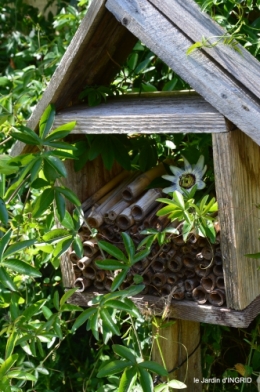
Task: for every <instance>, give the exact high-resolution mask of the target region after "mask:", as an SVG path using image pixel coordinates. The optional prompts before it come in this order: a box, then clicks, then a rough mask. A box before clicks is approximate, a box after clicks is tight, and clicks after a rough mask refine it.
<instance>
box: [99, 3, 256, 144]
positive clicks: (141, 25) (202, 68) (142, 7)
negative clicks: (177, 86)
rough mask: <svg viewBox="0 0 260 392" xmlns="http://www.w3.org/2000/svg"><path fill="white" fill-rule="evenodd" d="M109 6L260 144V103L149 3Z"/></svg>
mask: <svg viewBox="0 0 260 392" xmlns="http://www.w3.org/2000/svg"><path fill="white" fill-rule="evenodd" d="M106 7H107V8H108V9H109V10H110V11H111V12H112V13H113V14H114V15H115V17H116V18H117V19H118V20H119V21H120V22H121V23H122V24H123V25H125V26H126V27H127V28H128V29H129V30H130V31H131V32H132V33H133V34H134V35H136V36H137V37H138V38H139V39H140V40H141V41H142V42H143V43H144V44H145V45H146V46H147V47H148V48H150V49H151V50H152V51H153V52H154V53H155V54H156V55H157V56H158V57H160V58H161V59H162V60H163V61H164V62H165V63H166V64H167V65H168V66H169V67H171V68H172V69H173V70H174V71H175V72H176V73H177V74H178V75H180V76H181V77H182V78H183V79H184V80H185V81H186V82H188V83H189V84H190V85H191V86H192V88H194V89H195V90H196V91H197V92H198V93H199V94H201V95H202V96H203V97H204V98H205V99H206V100H207V101H208V102H210V104H211V105H212V106H213V107H215V108H216V109H217V110H218V111H219V112H220V113H222V114H223V115H224V116H226V117H227V118H228V119H229V120H230V121H232V122H233V123H234V124H236V125H237V127H239V128H240V129H241V130H242V131H243V132H245V133H246V134H247V135H249V136H250V137H251V138H252V139H253V140H254V141H256V143H258V144H260V132H259V123H260V105H259V100H256V99H255V97H252V94H251V93H250V94H249V93H248V91H247V90H245V88H244V86H241V82H240V81H239V80H236V79H234V78H233V77H231V76H230V74H229V73H228V72H227V71H226V70H225V69H224V68H223V67H222V66H220V65H219V64H217V63H216V62H214V61H213V60H211V59H210V58H209V57H208V55H207V54H206V53H205V52H203V51H194V52H193V53H192V54H191V55H190V56H187V54H186V51H187V49H188V48H189V47H190V46H191V45H192V44H193V42H194V41H193V40H192V39H191V38H189V37H187V36H186V34H184V33H183V32H182V31H180V29H179V28H177V27H176V26H175V24H174V23H173V22H172V21H171V20H170V19H169V17H168V15H167V16H165V15H163V14H162V13H161V12H158V10H157V9H156V8H155V7H154V6H153V5H151V4H150V3H149V2H148V1H147V0H134V1H129V0H108V1H107V3H106Z"/></svg>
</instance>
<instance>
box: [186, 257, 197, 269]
mask: <svg viewBox="0 0 260 392" xmlns="http://www.w3.org/2000/svg"><path fill="white" fill-rule="evenodd" d="M182 262H183V265H184V267H185V268H188V269H194V268H195V265H196V264H197V262H196V260H194V259H193V258H192V257H189V256H188V255H187V256H186V255H185V257H183V259H182Z"/></svg>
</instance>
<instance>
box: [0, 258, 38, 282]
mask: <svg viewBox="0 0 260 392" xmlns="http://www.w3.org/2000/svg"><path fill="white" fill-rule="evenodd" d="M2 265H3V266H4V267H7V268H9V269H11V270H13V271H15V272H18V273H20V274H23V275H28V276H32V277H35V278H40V277H41V276H42V274H41V273H40V271H38V270H37V269H36V268H34V267H32V266H31V265H29V264H27V263H25V262H24V261H21V260H17V259H7V260H4V261H3V262H2Z"/></svg>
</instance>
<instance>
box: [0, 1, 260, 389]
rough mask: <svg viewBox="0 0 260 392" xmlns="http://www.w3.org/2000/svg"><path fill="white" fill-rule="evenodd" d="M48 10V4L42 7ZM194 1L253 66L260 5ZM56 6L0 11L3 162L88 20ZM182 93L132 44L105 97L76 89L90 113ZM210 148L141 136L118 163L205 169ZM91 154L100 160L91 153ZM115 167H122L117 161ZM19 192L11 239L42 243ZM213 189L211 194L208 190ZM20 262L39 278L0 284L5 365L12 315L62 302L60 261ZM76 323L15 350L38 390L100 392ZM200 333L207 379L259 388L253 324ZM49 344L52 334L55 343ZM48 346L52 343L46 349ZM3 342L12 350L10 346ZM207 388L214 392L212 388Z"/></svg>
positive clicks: (62, 322)
mask: <svg viewBox="0 0 260 392" xmlns="http://www.w3.org/2000/svg"><path fill="white" fill-rule="evenodd" d="M53 2H54V1H49V2H48V3H47V5H48V4H51V3H53ZM197 3H198V4H199V5H200V6H201V7H202V9H204V10H205V11H207V12H208V13H209V14H210V15H211V16H212V17H213V18H214V19H215V20H216V21H217V23H219V24H221V25H222V26H223V27H225V28H226V29H227V31H229V32H230V33H231V34H232V36H233V37H234V38H236V39H237V40H238V41H239V42H241V43H242V44H243V45H244V46H245V47H246V48H247V49H248V50H249V51H250V52H251V53H252V54H253V55H254V56H255V57H256V58H258V59H260V57H259V56H260V54H259V48H260V41H259V27H260V1H259V0H246V1H242V0H240V1H235V0H206V1H203V0H197ZM56 4H57V15H56V16H55V15H53V14H52V13H50V12H48V7H47V5H46V11H45V14H44V15H40V14H39V11H38V9H37V8H36V7H32V6H29V5H27V4H25V2H24V1H23V0H13V1H7V2H5V4H4V5H3V4H0V18H1V24H0V126H1V132H0V153H1V154H7V155H8V153H9V151H10V148H11V145H12V144H13V142H14V139H13V137H12V132H13V127H14V126H15V127H17V126H19V125H22V124H25V121H26V119H27V118H28V117H29V115H30V113H31V112H32V110H33V108H34V106H35V104H36V103H37V102H38V100H39V99H40V97H41V94H42V92H43V90H44V89H45V87H46V84H47V83H48V81H49V80H50V78H51V76H52V74H53V72H54V70H55V69H56V67H57V65H58V63H59V61H60V59H61V57H62V55H63V54H64V52H65V50H66V47H67V46H68V44H69V42H70V41H71V38H72V37H73V35H74V33H75V31H76V29H77V27H78V25H79V23H80V20H81V19H82V17H83V15H84V14H85V12H86V10H87V5H88V2H87V0H85V1H84V0H82V1H78V2H77V1H71V2H69V1H67V2H66V1H56ZM184 88H189V86H187V85H186V83H185V82H183V81H182V80H181V79H180V78H179V77H178V75H176V74H174V72H173V71H171V70H170V69H169V68H168V67H167V66H166V65H165V64H164V63H162V61H161V60H160V59H158V58H157V57H156V56H155V55H154V54H153V53H151V52H150V51H149V50H148V49H147V48H145V47H144V46H143V45H142V44H141V43H138V44H137V45H136V46H135V48H134V50H133V52H132V54H131V55H130V56H129V59H128V61H127V63H126V64H125V66H124V67H123V68H122V70H121V71H120V72H119V74H118V75H117V77H116V78H115V81H114V83H113V86H112V87H110V89H109V91H108V90H106V89H102V88H101V89H100V88H99V89H98V88H96V87H95V86H94V88H89V87H87V88H86V89H85V90H84V91H83V94H82V97H83V99H85V100H86V101H88V103H89V104H90V105H95V104H98V103H99V102H100V100H102V99H103V98H104V96H106V95H108V94H114V92H115V90H117V91H124V92H129V91H156V90H164V91H172V90H179V89H184ZM94 142H95V138H90V139H89V140H88V146H89V149H90V152H91V148H92V151H93V148H94V147H93V145H95V144H94ZM124 143H125V141H124V142H123V144H124ZM171 143H172V144H171ZM173 146H174V147H173ZM210 146H211V140H210V138H204V139H201V138H198V137H189V136H187V137H184V136H183V135H180V136H175V137H174V138H173V137H172V138H171V137H170V138H166V137H164V136H160V137H159V136H158V135H154V136H151V137H148V136H143V137H139V139H138V140H136V141H135V145H133V144H132V145H131V146H130V147H129V146H125V148H129V149H130V150H131V151H133V152H134V153H133V156H132V161H131V162H130V163H129V162H126V160H124V162H123V165H129V164H131V165H133V166H135V167H139V168H141V169H142V170H147V169H148V168H149V167H150V166H152V165H153V164H155V162H156V161H157V160H158V159H163V158H164V157H165V156H166V155H168V154H169V153H172V152H173V149H174V154H175V157H176V159H178V157H179V156H180V153H182V154H184V155H187V156H188V157H189V159H190V160H191V162H196V161H197V159H198V157H199V155H200V154H201V153H202V154H204V155H205V157H206V161H207V162H211V161H210V159H211V150H210ZM147 150H150V154H149V157H151V159H150V160H149V161H147ZM95 153H96V154H97V153H98V151H95ZM114 158H116V156H115V154H114V155H113V156H112V157H107V156H103V159H104V162H105V164H106V165H107V167H109V165H110V164H111V162H113V159H114ZM2 159H3V158H2ZM120 163H121V164H122V162H120ZM78 168H79V167H78ZM78 168H76V169H78ZM13 178H14V177H13V175H12V174H11V175H10V176H7V178H5V176H4V175H3V174H0V180H1V195H0V196H1V197H2V195H3V188H5V187H7V188H8V187H9V186H11V184H12V181H13ZM6 180H7V182H6ZM212 181H213V167H212V163H211V174H209V178H208V185H209V184H211V183H212ZM22 191H23V192H21V193H20V197H19V198H15V199H14V200H13V204H12V203H11V205H10V211H11V214H12V229H13V230H14V232H15V233H16V234H17V231H18V232H19V236H20V237H21V238H23V239H24V240H30V239H31V238H33V237H34V236H35V233H37V235H40V236H43V235H44V234H45V233H46V232H47V231H48V228H50V227H51V225H52V224H53V215H52V214H51V213H50V211H48V210H46V211H45V212H44V214H42V217H41V219H40V224H39V221H38V220H37V221H36V220H35V219H32V218H31V217H30V214H31V212H32V203H31V202H29V200H27V196H26V192H27V189H22ZM211 191H212V194H214V188H213V187H212V189H211ZM37 196H39V194H38V191H37V189H34V191H33V195H32V200H33V198H36V197H37ZM51 212H52V211H51ZM5 231H6V228H3V227H2V228H1V236H2V237H3V235H4V233H5ZM14 240H15V239H14ZM26 257H27V261H28V260H30V259H31V258H33V260H34V265H35V266H36V267H37V268H38V269H39V270H40V271H41V274H42V277H41V278H36V277H32V276H31V277H30V276H29V277H25V276H24V275H19V274H15V273H14V272H12V273H11V277H12V279H13V281H14V282H15V283H16V284H17V285H18V286H19V294H16V293H14V292H13V291H12V290H10V287H9V288H8V287H6V283H3V279H2V278H3V276H1V277H0V278H1V279H0V280H1V284H0V307H1V308H0V325H1V336H0V353H1V354H0V356H2V361H3V357H4V356H3V354H2V353H4V352H5V350H6V342H7V339H8V338H10V336H12V331H14V330H16V328H18V329H19V328H24V326H23V325H22V324H21V325H19V315H21V314H22V312H24V311H25V310H26V309H28V308H29V307H30V306H33V304H35V303H39V301H43V302H42V303H44V306H45V307H46V308H48V309H50V310H51V312H53V313H55V312H57V308H59V304H58V302H59V297H61V296H62V295H63V287H62V283H61V275H60V269H59V264H58V261H57V258H56V259H50V258H48V256H46V253H44V252H42V253H39V254H37V255H36V254H34V255H32V254H30V253H29V252H28V253H27V254H26V255H25V259H26ZM18 304H19V306H18ZM31 309H32V308H31ZM44 309H45V308H44V307H39V308H38V309H37V311H36V312H35V313H33V315H32V318H31V319H30V322H31V325H30V328H31V329H30V328H29V329H28V331H26V333H27V332H28V333H32V330H33V325H34V324H35V323H36V322H45V321H46V314H45V315H44V311H45V312H47V310H46V309H45V310H44ZM74 319H75V314H74V313H73V311H72V312H69V311H68V312H64V313H63V312H62V314H60V315H59V323H58V324H57V325H58V326H56V327H54V326H53V330H52V334H53V336H46V339H47V344H48V345H49V347H48V346H47V347H46V346H45V345H42V344H40V343H43V342H40V343H39V341H38V340H37V339H36V341H35V342H36V346H37V348H35V352H33V350H34V348H32V347H33V345H32V344H31V343H30V344H29V349H28V348H26V347H22V345H20V346H19V345H17V346H16V352H17V353H18V354H19V364H20V365H22V366H23V368H24V370H25V371H27V373H30V374H32V375H34V376H36V379H37V384H36V385H37V389H36V390H37V392H40V391H45V392H58V391H80V390H82V391H97V390H98V388H102V385H101V384H102V383H101V382H100V380H99V379H97V378H96V374H97V365H96V364H97V360H98V361H99V362H98V363H100V362H102V361H105V360H107V358H108V357H111V356H112V355H113V351H112V349H111V344H110V343H106V344H104V343H101V342H97V341H95V339H94V338H93V336H92V334H91V333H90V332H89V331H86V329H85V327H84V326H82V327H80V328H79V329H78V330H77V331H76V332H75V333H72V332H71V326H72V322H73V320H74ZM17 320H18V321H17ZM47 320H48V317H47ZM148 324H149V321H147V322H144V323H143V324H142V327H141V328H140V330H139V334H140V339H141V341H142V342H143V344H144V349H145V350H147V352H148V351H149V349H148V347H149V341H150V340H149V339H150V330H149V328H148ZM55 328H56V330H55ZM126 329H127V328H126ZM23 333H24V331H23ZM202 333H203V334H202V336H203V338H202V355H203V357H202V359H203V361H202V362H203V372H204V376H205V377H214V376H216V377H220V378H222V377H224V376H227V375H230V376H232V375H239V374H242V373H243V374H242V375H245V374H247V375H250V376H252V377H253V378H254V384H253V385H251V386H245V385H230V386H226V387H225V390H229V389H228V388H230V390H241V391H243V390H244V391H249V390H250V391H254V390H257V389H256V383H255V380H256V377H257V376H258V374H259V371H260V349H259V347H260V346H259V342H258V339H259V319H256V320H255V322H254V323H253V324H252V325H251V326H250V328H248V329H247V330H236V329H233V328H230V329H228V328H224V327H218V326H210V325H204V326H202ZM54 336H56V338H55V339H54V338H53V337H54ZM52 339H54V341H53V342H52ZM8 341H9V343H10V339H9V340H8ZM28 341H29V340H28ZM122 341H124V337H123V338H122V337H120V338H116V340H115V341H114V343H118V342H119V343H122ZM30 342H31V341H30ZM37 342H38V343H37ZM98 349H100V351H98ZM26 350H27V351H26ZM30 350H31V352H30ZM97 356H98V358H97ZM237 363H241V364H242V367H240V368H239V367H235V365H236V364H237ZM241 369H242V370H241ZM89 375H91V377H90V376H89ZM19 383H20V384H19ZM19 388H20V389H19ZM209 388H210V387H208V388H207V387H206V389H207V390H213V389H209ZM214 388H215V389H214V390H217V386H215V387H214ZM14 390H15V389H14ZM16 390H24V391H33V390H35V389H34V387H33V381H31V382H28V381H27V382H25V381H24V380H23V379H22V380H21V381H18V383H17V389H16ZM101 390H103V389H100V391H101Z"/></svg>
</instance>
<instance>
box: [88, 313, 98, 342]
mask: <svg viewBox="0 0 260 392" xmlns="http://www.w3.org/2000/svg"><path fill="white" fill-rule="evenodd" d="M89 323H90V329H91V331H92V333H93V335H94V338H95V339H96V340H99V332H98V330H99V312H95V313H94V314H93V315H92V317H91V318H90V319H89Z"/></svg>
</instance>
